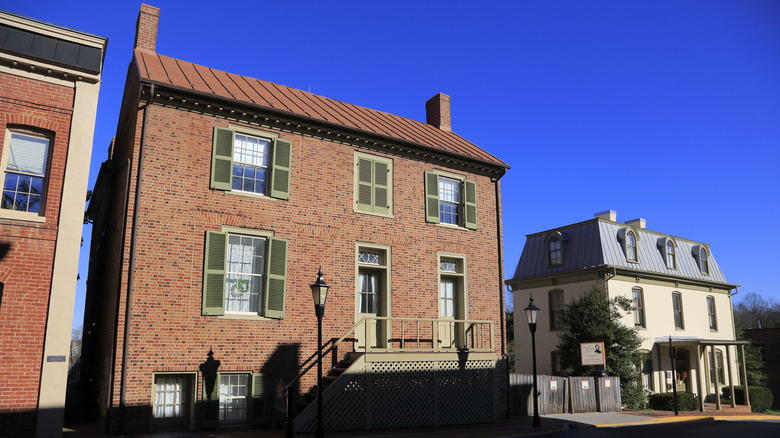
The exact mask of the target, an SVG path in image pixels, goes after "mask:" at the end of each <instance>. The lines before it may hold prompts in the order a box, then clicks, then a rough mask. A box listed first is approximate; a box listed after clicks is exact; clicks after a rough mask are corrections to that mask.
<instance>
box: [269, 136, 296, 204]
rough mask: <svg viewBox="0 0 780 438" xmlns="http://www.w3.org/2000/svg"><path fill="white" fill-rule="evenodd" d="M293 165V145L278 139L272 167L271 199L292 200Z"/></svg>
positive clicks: (275, 144)
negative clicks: (291, 179)
mask: <svg viewBox="0 0 780 438" xmlns="http://www.w3.org/2000/svg"><path fill="white" fill-rule="evenodd" d="M291 163H292V143H291V142H289V141H287V140H282V139H281V138H278V139H276V141H275V142H274V151H273V163H272V165H271V197H273V198H279V199H290V171H291Z"/></svg>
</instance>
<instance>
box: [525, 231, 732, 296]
mask: <svg viewBox="0 0 780 438" xmlns="http://www.w3.org/2000/svg"><path fill="white" fill-rule="evenodd" d="M623 228H629V226H628V225H625V224H621V223H617V222H610V221H605V220H601V219H592V220H589V221H586V222H581V223H578V224H573V225H568V226H565V227H561V228H556V229H554V230H550V231H547V232H543V233H537V234H532V235H529V236H527V238H526V242H525V246H524V247H523V253H522V255H521V256H520V261H519V262H518V263H517V268H516V269H515V275H514V277H513V278H512V279H513V280H519V279H526V278H532V277H538V276H543V275H551V274H559V273H565V272H572V271H577V270H581V269H586V268H591V267H596V266H612V267H617V268H625V269H631V270H635V271H642V272H647V273H653V274H663V275H670V276H676V277H685V278H690V279H695V280H700V281H707V282H714V283H727V282H726V278H725V276H724V275H723V272H722V271H721V270H720V267H719V266H718V263H717V261H716V260H715V257H714V256H713V255H712V251H710V249H709V247H708V246H707V245H705V244H703V243H699V242H694V241H690V240H687V239H680V238H677V237H674V236H670V235H667V234H662V233H658V232H655V231H650V230H647V229H644V228H635V227H631V229H632V230H633V231H635V232H636V235H637V256H638V263H632V262H629V261H628V260H627V259H626V255H625V252H624V251H623V243H622V241H621V240H620V238H619V234H620V230H621V229H623ZM554 232H560V233H562V234H563V236H564V242H563V263H564V264H563V266H559V267H548V266H547V248H546V247H545V242H546V240H547V237H548V236H549V235H550V233H554ZM667 238H670V239H672V241H673V242H674V243H675V245H676V250H675V255H676V258H677V260H676V262H677V263H676V265H677V266H676V268H675V269H671V268H668V267H667V266H666V259H665V251H666V247H665V246H660V247H659V241H660V242H661V243H662V244H663V243H664V242H665V241H666V239H667ZM699 246H704V247H705V248H706V249H707V253H708V255H709V260H708V261H709V274H708V275H705V274H702V272H701V270H700V269H699V264H698V260H697V258H696V257H694V252H695V250H696V248H698V247H699Z"/></svg>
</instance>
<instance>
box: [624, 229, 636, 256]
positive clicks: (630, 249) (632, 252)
mask: <svg viewBox="0 0 780 438" xmlns="http://www.w3.org/2000/svg"><path fill="white" fill-rule="evenodd" d="M626 259H627V260H628V261H629V262H635V261H636V260H637V257H636V235H635V234H634V232H633V231H628V232H627V233H626Z"/></svg>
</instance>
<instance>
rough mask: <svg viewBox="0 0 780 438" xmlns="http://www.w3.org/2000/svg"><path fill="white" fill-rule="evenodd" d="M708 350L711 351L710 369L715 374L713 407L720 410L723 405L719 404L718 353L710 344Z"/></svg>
mask: <svg viewBox="0 0 780 438" xmlns="http://www.w3.org/2000/svg"><path fill="white" fill-rule="evenodd" d="M710 351H712V365H713V366H712V371H713V374H714V375H715V409H717V410H721V409H722V408H723V407H722V406H721V405H720V381H719V380H718V355H717V352H716V351H715V345H714V344H713V345H710Z"/></svg>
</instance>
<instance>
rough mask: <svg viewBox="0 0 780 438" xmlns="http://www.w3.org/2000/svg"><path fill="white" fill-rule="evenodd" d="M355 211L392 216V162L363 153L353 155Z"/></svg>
mask: <svg viewBox="0 0 780 438" xmlns="http://www.w3.org/2000/svg"><path fill="white" fill-rule="evenodd" d="M355 211H357V212H361V213H370V214H376V215H380V216H392V214H393V161H392V160H390V159H388V158H382V157H377V156H374V155H368V154H363V153H356V154H355Z"/></svg>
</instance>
